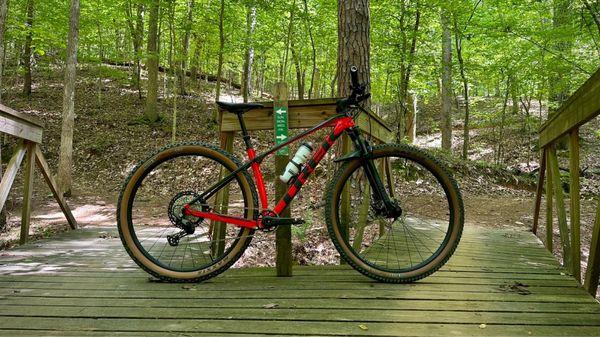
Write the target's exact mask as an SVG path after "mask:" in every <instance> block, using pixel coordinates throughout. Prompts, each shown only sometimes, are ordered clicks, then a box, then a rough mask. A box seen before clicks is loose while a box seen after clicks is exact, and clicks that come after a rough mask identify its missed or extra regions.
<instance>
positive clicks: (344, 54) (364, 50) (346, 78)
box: [337, 0, 371, 96]
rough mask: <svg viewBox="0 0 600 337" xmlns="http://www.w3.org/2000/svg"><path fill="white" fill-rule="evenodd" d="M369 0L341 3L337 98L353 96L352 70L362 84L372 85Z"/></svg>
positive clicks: (339, 2) (339, 5)
mask: <svg viewBox="0 0 600 337" xmlns="http://www.w3.org/2000/svg"><path fill="white" fill-rule="evenodd" d="M369 30H370V10H369V0H338V62H337V77H338V95H339V96H347V95H349V94H350V84H351V80H350V67H351V66H356V67H357V68H358V79H359V81H360V82H361V83H369V82H370V71H371V64H370V53H371V44H370V41H371V37H370V32H369Z"/></svg>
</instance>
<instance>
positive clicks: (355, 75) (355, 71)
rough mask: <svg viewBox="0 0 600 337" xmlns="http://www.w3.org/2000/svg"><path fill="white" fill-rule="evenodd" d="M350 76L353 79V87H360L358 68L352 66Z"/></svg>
mask: <svg viewBox="0 0 600 337" xmlns="http://www.w3.org/2000/svg"><path fill="white" fill-rule="evenodd" d="M350 78H351V79H352V88H358V85H359V84H358V68H356V66H352V67H350Z"/></svg>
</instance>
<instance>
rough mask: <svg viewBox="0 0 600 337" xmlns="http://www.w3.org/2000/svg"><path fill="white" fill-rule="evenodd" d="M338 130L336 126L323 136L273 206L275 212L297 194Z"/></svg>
mask: <svg viewBox="0 0 600 337" xmlns="http://www.w3.org/2000/svg"><path fill="white" fill-rule="evenodd" d="M338 131H339V130H338V129H337V128H336V130H334V131H333V132H332V133H331V134H329V135H328V136H326V137H325V140H324V141H323V143H322V144H321V146H320V147H319V149H318V150H317V152H315V154H314V155H313V157H312V158H311V159H310V160H309V161H308V162H307V163H306V165H304V168H303V169H302V172H300V175H298V177H297V178H296V180H295V181H294V183H293V184H292V185H291V186H290V187H289V189H288V191H287V193H286V194H285V195H284V196H283V198H281V200H279V202H278V203H277V205H276V206H275V209H274V210H273V212H275V214H277V215H279V214H280V213H281V212H282V211H283V210H284V209H285V208H286V207H287V206H288V205H289V204H290V202H291V201H292V200H293V199H294V197H295V196H296V194H298V192H299V191H300V189H301V188H302V185H304V183H305V182H306V180H307V179H308V177H309V176H310V174H311V173H313V171H314V170H315V168H316V167H317V165H319V162H320V161H321V159H323V157H324V156H325V153H327V151H328V150H329V149H330V148H331V146H332V145H333V143H334V142H335V140H336V139H337V138H338V137H339V136H340V134H341V132H338Z"/></svg>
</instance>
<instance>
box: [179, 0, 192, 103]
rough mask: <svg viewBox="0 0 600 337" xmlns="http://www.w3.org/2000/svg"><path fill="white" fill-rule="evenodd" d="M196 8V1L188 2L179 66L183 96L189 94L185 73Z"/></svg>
mask: <svg viewBox="0 0 600 337" xmlns="http://www.w3.org/2000/svg"><path fill="white" fill-rule="evenodd" d="M195 6H196V1H195V0H189V1H188V8H187V10H188V11H187V20H186V22H185V24H184V33H183V41H182V46H181V64H180V65H179V93H180V94H181V95H185V94H186V93H187V91H186V78H185V77H186V76H185V73H186V71H187V64H188V54H189V50H190V36H191V31H192V25H193V24H194V7H195Z"/></svg>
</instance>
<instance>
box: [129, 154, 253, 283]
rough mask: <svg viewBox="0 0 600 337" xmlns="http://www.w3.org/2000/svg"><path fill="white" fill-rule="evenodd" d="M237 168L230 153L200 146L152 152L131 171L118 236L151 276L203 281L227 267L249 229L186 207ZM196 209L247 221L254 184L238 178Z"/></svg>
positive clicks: (242, 246) (244, 243) (242, 176)
mask: <svg viewBox="0 0 600 337" xmlns="http://www.w3.org/2000/svg"><path fill="white" fill-rule="evenodd" d="M238 167H239V163H238V162H237V161H236V160H235V158H233V157H232V156H231V155H230V154H228V153H226V152H224V151H223V150H220V149H218V148H216V147H213V146H210V145H204V144H178V145H174V146H171V147H168V148H165V149H163V150H161V151H159V152H158V153H155V154H153V155H152V156H150V157H149V158H148V159H146V160H145V161H144V162H142V163H141V164H140V165H138V166H137V167H136V168H135V169H134V170H133V171H132V172H131V174H130V175H129V177H128V178H127V180H126V182H125V184H124V185H123V189H122V191H121V195H120V197H119V202H118V207H117V220H118V227H119V234H120V236H121V241H122V242H123V245H124V246H125V248H126V250H127V252H128V253H129V255H130V256H131V258H132V259H133V260H134V261H135V262H136V263H137V264H138V265H139V266H140V267H142V268H143V269H144V270H146V271H147V272H148V273H150V274H152V275H154V276H156V277H159V278H161V279H165V280H169V281H200V280H204V279H207V278H210V277H213V276H216V275H217V274H219V273H221V272H222V271H224V270H226V269H227V268H229V267H230V266H231V265H232V264H233V263H234V262H235V261H236V260H237V259H238V258H239V257H240V256H241V255H242V253H243V252H244V250H245V248H246V247H247V246H248V244H249V243H250V240H251V238H252V234H253V230H251V229H248V228H238V227H235V226H233V225H230V224H225V223H217V222H213V221H210V220H205V219H201V218H196V217H193V216H185V215H184V214H183V212H182V209H183V206H184V205H186V204H188V203H190V202H191V201H192V200H193V199H195V198H197V197H198V196H199V195H200V194H201V193H202V192H204V191H205V190H206V189H207V188H208V187H210V186H212V185H213V184H215V183H216V182H218V181H219V180H220V177H224V176H226V175H228V174H229V173H231V172H233V171H234V170H236V169H237V168H238ZM221 191H223V192H225V191H228V192H229V197H224V194H225V193H220V194H219V193H217V194H215V195H213V196H212V197H210V198H209V199H208V200H200V201H198V202H197V203H195V204H193V205H192V209H195V210H203V211H207V210H214V211H215V212H218V213H220V214H227V215H230V216H237V217H243V218H247V219H252V218H253V215H254V212H255V210H257V207H256V200H257V198H256V195H255V194H256V191H255V189H254V185H252V182H251V180H250V179H248V177H247V176H246V175H245V173H244V172H240V173H239V174H237V175H236V177H235V179H233V180H232V181H231V182H230V183H229V184H228V185H227V186H226V187H225V188H223V189H222V190H221Z"/></svg>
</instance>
